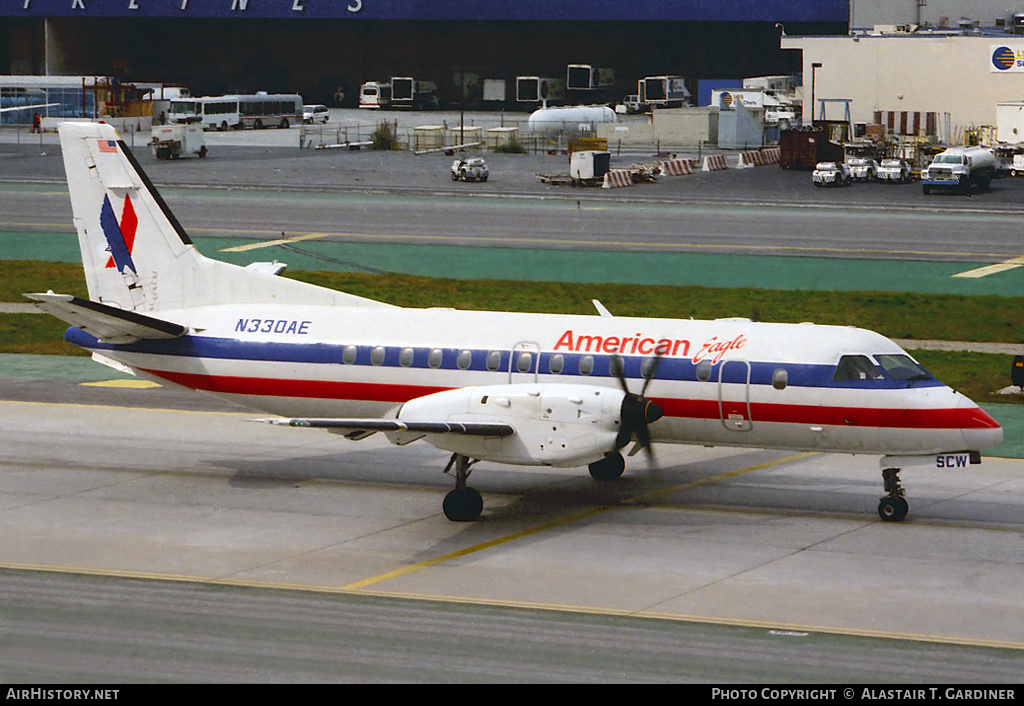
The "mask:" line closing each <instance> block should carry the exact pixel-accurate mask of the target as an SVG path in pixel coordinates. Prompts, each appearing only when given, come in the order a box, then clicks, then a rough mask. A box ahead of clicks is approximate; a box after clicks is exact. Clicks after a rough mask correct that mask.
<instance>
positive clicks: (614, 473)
mask: <svg viewBox="0 0 1024 706" xmlns="http://www.w3.org/2000/svg"><path fill="white" fill-rule="evenodd" d="M588 468H589V469H590V475H591V476H592V477H593V479H594V480H602V481H607V480H615V479H616V478H618V477H620V476H621V475H622V472H623V471H624V470H626V459H624V458H622V454H620V453H619V452H618V451H613V452H612V453H608V454H605V455H604V458H602V459H601V460H600V461H594V462H593V463H592V464H590V465H589V466H588Z"/></svg>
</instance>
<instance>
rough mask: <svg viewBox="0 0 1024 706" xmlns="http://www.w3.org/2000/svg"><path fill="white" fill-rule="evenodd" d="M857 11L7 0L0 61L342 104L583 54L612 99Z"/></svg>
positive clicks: (731, 61) (15, 70)
mask: <svg viewBox="0 0 1024 706" xmlns="http://www.w3.org/2000/svg"><path fill="white" fill-rule="evenodd" d="M849 12H850V2H849V0H815V1H814V2H807V1H806V0H729V1H728V2H708V1H707V0H666V1H663V2H662V1H659V2H640V3H637V2H635V1H634V0H601V1H596V0H514V1H513V2H509V1H508V0H504V1H502V2H498V1H496V0H7V2H4V3H3V4H2V5H0V74H15V75H82V76H88V75H96V76H113V77H115V78H117V79H118V80H121V81H127V82H162V83H165V84H184V85H187V86H189V87H190V88H191V90H192V93H193V94H194V95H215V94H220V93H226V92H234V91H241V92H254V91H258V90H265V91H270V92H297V93H300V94H302V96H303V97H304V98H305V99H306V101H307V102H310V103H312V102H321V103H328V104H334V105H337V103H336V102H335V101H334V98H335V96H339V97H340V95H341V94H342V93H343V94H344V95H345V96H346V97H347V100H348V101H349V102H350V103H352V102H354V98H355V95H356V90H357V89H358V87H359V86H360V85H361V84H362V83H363V82H365V81H367V80H382V79H386V78H387V77H390V76H414V77H416V78H417V79H423V80H430V81H433V82H434V83H436V85H437V86H438V89H439V91H440V93H441V98H442V99H443V100H445V101H446V102H449V103H461V102H463V101H465V100H466V99H467V98H468V97H469V95H468V92H469V87H470V86H472V85H478V84H479V82H480V81H482V80H483V79H485V78H501V79H506V80H509V81H513V80H514V77H515V76H517V75H540V76H552V77H557V76H564V75H565V71H566V67H567V65H569V64H576V63H580V64H590V65H592V66H596V67H601V68H609V69H612V71H613V72H614V85H613V90H614V95H613V96H611V98H612V99H621V97H622V96H623V95H625V94H627V93H634V92H635V91H636V82H637V79H639V78H641V77H643V76H649V75H662V74H674V75H681V76H684V77H686V79H687V81H688V82H689V83H691V84H692V85H691V86H689V88H690V90H691V93H693V95H697V91H696V82H697V80H699V79H739V78H743V77H745V76H756V75H772V74H789V73H796V72H799V70H800V59H799V55H798V54H797V53H796V52H787V51H783V50H782V49H781V48H780V46H779V36H780V32H781V26H785V28H786V30H787V31H788V32H789V33H790V34H799V35H836V34H845V33H846V32H847V28H848V22H849ZM339 88H340V89H341V91H339V90H338V89H339Z"/></svg>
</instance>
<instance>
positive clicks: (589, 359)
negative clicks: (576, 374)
mask: <svg viewBox="0 0 1024 706" xmlns="http://www.w3.org/2000/svg"><path fill="white" fill-rule="evenodd" d="M592 372H594V356H592V355H585V356H583V357H582V358H580V375H590V374H591V373H592Z"/></svg>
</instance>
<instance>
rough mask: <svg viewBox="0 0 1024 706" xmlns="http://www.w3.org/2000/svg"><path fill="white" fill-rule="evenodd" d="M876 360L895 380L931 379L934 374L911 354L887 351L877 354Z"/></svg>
mask: <svg viewBox="0 0 1024 706" xmlns="http://www.w3.org/2000/svg"><path fill="white" fill-rule="evenodd" d="M875 360H877V361H878V364H879V365H881V366H882V369H883V370H884V371H885V372H886V374H887V375H888V376H889V377H891V378H892V379H893V380H931V379H932V375H931V373H929V372H928V371H927V370H925V369H924V368H922V367H921V366H920V365H919V364H918V363H917V362H916V361H915V360H914V359H913V358H911V357H910V356H909V355H903V354H901V353H895V354H892V353H887V354H884V355H876V356H875Z"/></svg>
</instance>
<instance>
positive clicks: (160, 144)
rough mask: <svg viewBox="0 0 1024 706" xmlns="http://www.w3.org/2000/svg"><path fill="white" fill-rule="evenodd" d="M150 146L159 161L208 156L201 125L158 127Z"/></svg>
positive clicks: (155, 128) (155, 127) (154, 129)
mask: <svg viewBox="0 0 1024 706" xmlns="http://www.w3.org/2000/svg"><path fill="white" fill-rule="evenodd" d="M152 135H153V136H152V138H151V139H150V141H149V146H150V147H151V148H152V150H153V156H154V157H156V158H157V159H180V158H181V157H191V156H192V155H197V156H198V157H200V158H202V157H205V156H206V141H205V140H204V139H203V128H202V127H201V126H200V125H156V126H154V127H153V133H152Z"/></svg>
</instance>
